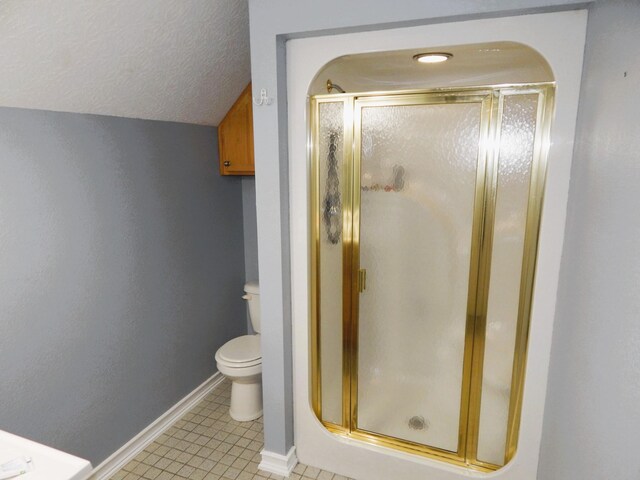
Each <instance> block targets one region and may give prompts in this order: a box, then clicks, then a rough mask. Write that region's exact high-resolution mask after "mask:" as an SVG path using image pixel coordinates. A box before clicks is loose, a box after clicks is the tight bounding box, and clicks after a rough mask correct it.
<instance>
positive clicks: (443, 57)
mask: <svg viewBox="0 0 640 480" xmlns="http://www.w3.org/2000/svg"><path fill="white" fill-rule="evenodd" d="M451 57H453V55H452V54H451V53H446V52H429V53H418V54H417V55H414V56H413V59H414V60H415V61H416V62H420V63H441V62H446V61H447V60H449V59H450V58H451Z"/></svg>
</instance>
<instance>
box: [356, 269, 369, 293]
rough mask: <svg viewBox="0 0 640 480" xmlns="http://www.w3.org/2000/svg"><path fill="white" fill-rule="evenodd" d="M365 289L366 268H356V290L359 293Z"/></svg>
mask: <svg viewBox="0 0 640 480" xmlns="http://www.w3.org/2000/svg"><path fill="white" fill-rule="evenodd" d="M366 289H367V270H366V269H364V268H361V269H360V270H358V291H359V292H360V293H362V292H364V291H365V290H366Z"/></svg>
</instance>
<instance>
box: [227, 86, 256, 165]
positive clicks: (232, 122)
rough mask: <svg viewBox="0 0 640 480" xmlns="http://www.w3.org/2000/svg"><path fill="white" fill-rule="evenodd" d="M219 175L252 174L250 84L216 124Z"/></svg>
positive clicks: (251, 104) (251, 105)
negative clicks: (217, 124)
mask: <svg viewBox="0 0 640 480" xmlns="http://www.w3.org/2000/svg"><path fill="white" fill-rule="evenodd" d="M218 147H219V151H220V175H254V174H255V168H254V163H253V101H252V95H251V84H249V85H248V86H247V88H245V89H244V91H243V92H242V93H241V94H240V96H239V97H238V99H237V100H236V103H234V104H233V106H232V107H231V109H230V110H229V111H228V112H227V114H226V115H225V117H224V119H223V120H222V122H220V125H219V126H218Z"/></svg>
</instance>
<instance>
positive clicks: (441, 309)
mask: <svg viewBox="0 0 640 480" xmlns="http://www.w3.org/2000/svg"><path fill="white" fill-rule="evenodd" d="M563 15H565V16H566V15H567V14H566V13H565V14H545V15H539V16H529V17H527V18H518V19H507V18H506V19H495V20H493V22H497V23H500V22H505V24H506V23H511V22H512V25H511V27H510V28H511V29H512V30H511V33H510V34H509V35H506V38H509V41H506V40H504V38H505V36H503V35H499V36H498V38H494V39H492V38H491V35H487V34H486V25H487V24H486V22H484V21H477V22H465V28H467V29H466V30H465V34H464V35H461V38H463V37H465V36H466V37H467V41H466V42H464V41H460V42H450V43H435V42H434V41H433V39H431V41H426V40H425V39H426V38H428V37H429V35H421V33H420V32H422V33H424V32H426V31H432V32H438V31H440V32H442V31H445V30H444V28H445V27H444V26H442V25H438V26H426V27H415V32H416V34H415V35H414V36H413V37H412V38H411V40H410V41H406V42H404V41H398V40H397V39H396V41H395V42H388V45H387V44H385V42H383V41H382V40H380V41H379V42H378V44H377V45H378V46H377V47H373V46H372V45H373V44H374V43H375V42H373V43H371V44H370V45H367V47H364V48H363V47H362V46H361V47H360V48H361V49H362V50H360V51H364V52H365V53H353V54H343V55H334V56H333V57H332V58H331V57H330V58H329V59H328V61H325V62H323V63H324V64H323V63H320V64H319V65H318V67H316V69H315V70H314V71H313V75H312V76H310V77H309V76H308V75H309V74H310V73H311V70H312V69H311V68H310V67H309V68H306V69H304V70H305V72H306V73H305V75H307V78H308V79H309V80H308V82H307V83H306V86H304V90H305V91H304V93H305V94H306V102H305V103H302V102H301V101H300V100H299V99H298V97H299V96H300V93H301V92H302V88H303V86H302V85H299V86H296V87H294V88H292V90H291V91H290V92H289V101H290V105H289V116H290V122H292V124H293V123H295V126H293V125H292V126H291V127H290V135H292V138H293V139H292V141H291V145H290V148H291V151H292V157H291V163H290V165H291V168H292V173H291V175H292V177H291V178H292V179H293V182H292V183H291V185H292V188H293V189H294V190H293V195H292V204H291V205H292V213H291V219H292V220H291V221H292V232H293V236H292V252H293V254H292V262H293V263H292V267H293V268H292V288H293V293H294V305H293V308H294V337H295V340H294V350H295V351H296V354H295V356H294V363H295V365H294V366H295V379H296V382H297V385H298V386H296V412H297V413H296V422H297V426H296V438H297V440H296V443H297V446H298V449H299V451H300V452H301V458H303V460H304V461H306V462H311V463H312V464H313V458H314V457H315V458H318V457H323V458H324V459H325V460H323V461H318V462H317V463H316V464H317V466H319V467H322V468H325V469H329V470H333V471H338V472H339V473H343V472H344V474H345V475H350V476H354V477H356V478H363V479H364V478H366V479H367V480H369V479H374V478H380V479H382V478H392V477H393V478H398V479H400V478H422V476H423V475H424V476H425V478H434V479H454V478H459V475H462V476H465V477H469V476H471V477H474V476H479V477H482V476H491V477H494V476H499V477H502V478H518V479H528V478H535V465H537V463H534V462H537V449H538V447H534V449H535V452H532V450H533V449H531V445H532V442H533V444H537V445H539V428H540V426H541V421H542V418H541V413H542V406H543V403H544V384H546V362H547V361H548V347H549V339H550V332H551V325H552V317H553V301H554V300H555V298H554V297H555V295H554V293H553V292H555V288H556V282H557V265H558V263H559V252H553V253H552V255H550V252H549V251H548V249H549V247H550V246H551V245H554V242H560V244H561V241H562V235H563V230H562V227H563V222H561V221H559V220H560V219H558V218H555V217H556V216H555V215H554V214H555V211H554V212H552V214H551V215H549V217H548V218H547V217H546V215H547V213H546V212H547V210H546V209H548V208H549V207H548V202H549V200H548V198H547V197H548V190H549V188H548V187H549V183H550V182H551V184H552V188H551V191H552V192H551V194H550V195H552V198H553V199H554V203H555V205H558V199H559V198H560V199H561V200H562V202H564V198H563V197H562V194H561V193H560V192H561V191H562V190H563V189H564V188H566V187H567V186H568V185H566V184H563V185H562V187H561V188H560V190H558V188H557V187H558V184H559V183H560V180H562V182H565V181H566V180H567V179H566V178H558V173H557V172H556V173H555V174H554V175H552V178H551V180H549V178H548V177H547V170H548V167H549V166H550V165H551V161H552V160H554V159H556V160H555V161H556V162H559V160H557V159H558V158H560V157H562V155H566V157H565V159H564V160H562V161H560V162H561V163H562V162H564V165H565V166H568V165H569V164H570V148H569V149H567V148H566V147H567V146H570V145H571V142H572V135H573V127H574V126H573V123H572V121H573V119H571V120H569V121H568V122H567V117H566V115H567V113H568V112H569V111H571V109H572V108H574V107H575V105H569V103H570V102H569V101H568V99H567V98H565V99H564V100H563V99H562V98H561V99H560V101H559V100H558V96H557V89H558V88H565V87H567V86H568V85H569V83H570V82H568V81H567V82H566V83H565V82H564V81H563V82H562V83H560V79H567V80H568V79H571V80H572V81H573V82H575V83H574V84H573V85H574V86H575V85H576V84H577V83H578V81H579V72H580V69H579V67H580V65H581V57H579V58H578V61H577V63H575V64H573V65H565V66H560V65H559V64H558V62H557V58H556V63H555V64H554V63H553V61H549V56H548V54H545V55H543V54H542V53H541V52H540V51H539V50H538V48H533V47H532V45H533V46H537V45H536V41H534V40H532V39H531V38H529V39H527V38H519V37H527V35H526V34H525V35H520V32H526V31H528V30H527V29H529V30H530V29H532V28H536V26H541V25H543V24H544V25H545V28H548V29H550V30H552V27H553V21H551V22H550V20H551V19H552V18H553V19H558V20H560V18H559V17H562V16H563ZM536 17H546V18H536ZM573 20H577V21H576V24H575V25H574V27H572V28H575V29H576V31H581V29H582V28H584V25H582V20H578V19H577V17H573ZM531 22H532V23H531ZM518 23H520V26H519V27H515V25H517V24H518ZM454 25H455V24H454ZM470 25H471V26H473V25H476V27H477V28H476V29H475V30H474V28H470V29H469V26H470ZM555 28H557V25H556V27H555ZM409 30H414V29H406V30H405V31H404V32H400V30H398V31H397V32H396V31H391V32H385V33H386V34H387V35H388V37H389V38H393V36H394V35H393V33H397V35H398V38H399V37H402V36H403V33H407V31H409ZM542 30H544V28H543V29H542ZM516 31H518V33H515V32H516ZM474 32H482V33H480V34H479V33H474ZM447 33H448V34H449V33H450V31H448V32H447ZM358 35H361V38H362V39H363V40H362V42H361V43H360V45H365V44H367V35H368V34H352V35H344V36H336V37H335V38H331V39H330V40H329V41H328V42H327V43H329V44H331V45H334V51H340V50H341V49H342V50H343V51H345V50H346V51H347V52H348V51H349V48H347V47H342V48H339V47H335V45H338V44H339V43H340V40H347V41H348V39H350V38H356V37H358ZM377 35H378V37H377V38H382V37H383V36H384V33H382V32H378V33H377ZM553 35H554V34H553V33H550V34H549V35H548V36H547V40H551V43H552V44H553V40H554V39H553V38H552V37H553ZM582 35H583V33H582ZM409 36H411V35H409ZM449 36H451V35H449ZM435 37H438V35H437V34H436V35H435ZM500 37H502V38H500ZM559 38H560V37H559V36H558V38H556V39H555V40H558V39H559ZM578 38H580V35H578ZM369 39H370V38H369ZM474 39H477V40H479V39H482V40H483V41H473V40H474ZM403 40H404V39H403ZM490 40H493V41H490ZM518 40H521V41H518ZM527 40H528V41H527ZM296 42H298V41H296ZM299 42H301V43H304V42H315V44H314V45H315V46H316V47H317V48H316V50H315V51H317V52H320V51H321V50H322V47H321V44H322V40H321V39H313V40H309V39H305V40H300V41H299ZM293 43H294V45H290V46H288V59H287V61H288V67H289V68H290V70H291V71H290V72H289V81H290V82H291V79H292V78H294V79H298V80H300V79H303V78H304V76H303V75H302V74H300V75H298V74H299V72H300V71H302V70H303V69H302V67H296V65H297V64H296V63H295V62H296V61H298V62H300V61H301V59H302V58H304V55H303V54H302V52H303V51H305V50H304V48H302V49H300V50H298V49H297V48H296V44H295V42H293ZM391 45H396V48H392V47H391ZM403 46H404V47H405V48H401V47H403ZM310 50H313V48H312V49H310ZM367 50H368V51H367ZM542 50H544V49H542ZM568 50H572V51H573V52H575V53H576V54H578V55H581V51H580V46H579V45H575V46H573V47H572V48H569V49H568ZM355 51H358V50H355ZM307 52H308V51H307ZM428 52H445V53H447V54H448V57H449V59H448V60H446V61H444V62H442V63H438V64H422V63H419V62H417V61H416V60H415V58H414V57H416V56H417V55H419V54H422V53H428ZM545 53H546V52H545ZM560 57H562V55H558V58H560ZM312 63H313V62H312ZM318 63H319V61H315V64H318ZM569 63H571V62H569ZM569 70H570V71H569ZM296 75H298V76H297V77H296ZM303 85H304V82H303ZM294 95H297V96H298V97H295V98H294ZM575 100H576V101H577V97H576V98H575ZM301 109H304V111H305V112H306V113H305V116H306V119H307V121H306V123H305V124H303V125H301V124H300V123H299V122H296V121H295V120H298V121H299V120H300V116H297V113H296V112H299V111H301ZM558 116H559V118H558ZM557 123H559V126H556V124H557ZM303 128H304V129H305V130H306V131H305V132H304V136H305V137H306V142H305V147H306V153H307V155H306V168H304V169H302V170H301V169H300V167H298V165H300V163H298V162H302V160H303V159H302V158H298V156H297V154H298V152H299V151H300V150H298V149H297V146H298V145H299V146H302V143H301V142H300V138H301V137H302V130H303ZM554 129H555V130H554ZM554 131H555V132H556V134H555V137H554ZM554 138H555V140H556V142H557V141H558V140H562V141H560V142H558V143H559V144H560V145H559V146H558V147H551V145H552V144H553V140H554ZM554 155H555V156H554ZM555 168H557V167H555ZM305 171H306V172H305ZM296 172H298V173H296ZM302 172H305V174H304V176H301V175H300V173H302ZM304 177H306V182H305V184H306V186H305V188H304V189H302V187H298V184H297V183H296V182H298V181H300V180H301V179H302V178H304ZM298 188H300V190H299V192H300V193H301V194H303V195H304V196H303V197H301V196H297V194H296V192H297V191H298ZM545 190H546V191H545ZM559 194H560V196H559ZM304 197H306V198H307V199H308V203H307V204H306V212H305V211H303V209H301V208H299V207H294V206H293V205H294V203H293V201H295V200H296V198H297V199H298V200H299V199H300V198H304ZM545 205H546V207H545V209H543V206H545ZM564 208H565V206H564V203H562V204H561V208H560V210H561V212H562V215H561V217H562V218H563V215H564ZM543 210H544V214H543ZM545 218H547V220H545ZM303 220H304V222H305V223H306V225H303V223H302V221H303ZM545 222H546V223H545ZM552 224H553V225H554V227H555V228H556V229H555V230H551V231H550V230H549V228H550V226H551V225H552ZM558 227H559V228H558ZM545 228H546V230H545ZM301 231H306V232H307V234H306V238H307V242H308V243H307V245H308V248H307V249H306V250H304V251H299V250H298V248H299V247H297V245H296V240H297V239H298V240H299V239H300V238H301V237H300V236H298V237H296V232H301ZM545 232H546V233H545ZM550 240H553V241H550ZM541 249H546V250H541ZM552 250H553V248H552ZM541 251H542V253H541ZM302 254H304V256H305V257H306V259H305V258H303V255H302ZM554 255H555V257H554ZM551 257H553V258H551ZM305 260H306V262H308V263H307V265H308V270H307V269H305V270H304V271H306V272H307V273H306V275H307V279H308V280H307V281H304V280H303V278H302V277H301V275H300V274H299V273H298V268H296V265H297V266H298V267H299V266H300V265H301V264H302V262H304V261H305ZM550 265H551V266H552V267H551V268H549V267H550ZM294 272H295V273H294ZM541 279H542V281H543V282H544V283H543V285H542V286H541V285H540V281H541ZM302 285H307V288H308V290H307V291H306V296H303V295H302V294H301V293H299V292H300V288H299V287H300V286H302ZM549 287H550V288H549ZM296 292H298V293H296ZM299 298H305V299H306V301H305V302H304V303H303V304H302V305H300V307H302V308H298V304H299V303H300V302H299ZM305 305H306V312H307V314H306V315H304V306H305ZM541 312H544V315H541ZM549 312H550V313H549ZM532 332H533V336H534V337H536V338H537V340H535V339H534V340H533V341H532V340H531V337H532ZM541 332H542V333H543V335H542V337H544V338H543V339H542V341H541V340H540V334H541ZM300 341H302V342H304V343H306V344H307V345H308V349H305V348H303V347H301V346H300V345H304V343H299V342H300ZM532 357H533V358H532ZM534 379H538V380H540V379H541V380H542V381H543V383H542V386H541V387H540V386H539V385H536V386H533V387H531V386H530V385H531V382H532V381H534ZM300 386H302V387H300ZM532 398H537V399H538V400H536V401H534V403H533V404H532V403H531V402H532V400H531V399H532ZM532 405H533V406H532ZM306 408H309V411H310V412H312V413H311V415H312V416H313V418H314V420H315V426H314V422H313V421H311V419H310V417H309V416H308V413H306V412H307V410H306ZM532 412H535V417H536V418H533V416H532ZM532 424H535V425H536V427H535V428H536V429H538V433H536V434H532V429H531V425H532ZM523 425H524V426H523ZM322 432H323V433H322ZM535 435H538V436H537V438H533V436H535ZM532 438H533V440H532ZM298 439H299V440H298ZM321 445H322V446H324V447H321ZM523 445H524V447H523ZM305 447H306V450H307V452H313V454H312V455H309V456H307V458H304V454H305ZM522 448H525V449H526V451H525V452H524V453H520V449H522ZM323 449H326V452H327V454H326V455H325V454H324V453H323ZM380 455H387V456H388V457H387V459H391V458H393V459H394V460H393V462H392V464H393V465H395V467H393V468H396V469H397V470H395V471H393V470H391V471H389V470H388V469H389V468H392V467H388V464H385V463H384V460H383V459H382V457H380ZM517 458H520V460H519V461H515V460H516V459H517ZM356 459H358V460H356ZM354 463H356V464H357V466H354V465H352V464H354ZM523 472H526V473H523ZM390 475H391V476H390ZM427 475H432V477H428V476H427ZM505 475H506V476H505Z"/></svg>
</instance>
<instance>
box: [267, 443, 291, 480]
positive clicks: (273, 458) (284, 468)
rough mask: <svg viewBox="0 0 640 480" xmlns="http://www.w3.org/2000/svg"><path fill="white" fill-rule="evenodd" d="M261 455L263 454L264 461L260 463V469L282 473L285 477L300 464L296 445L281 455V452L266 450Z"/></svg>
mask: <svg viewBox="0 0 640 480" xmlns="http://www.w3.org/2000/svg"><path fill="white" fill-rule="evenodd" d="M260 455H262V461H261V462H260V465H258V468H259V469H260V470H262V471H264V472H269V473H275V474H276V475H282V476H283V477H288V476H289V475H290V474H291V472H292V471H293V469H294V468H295V466H296V465H297V464H298V457H296V447H291V450H289V453H287V454H286V455H280V454H279V453H274V452H268V451H266V450H262V451H261V452H260Z"/></svg>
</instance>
